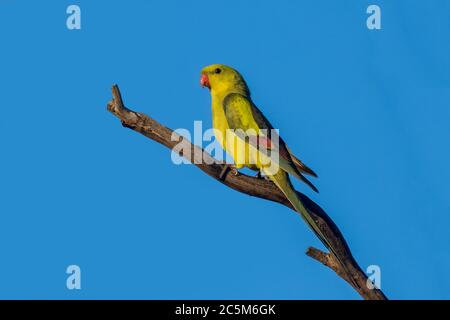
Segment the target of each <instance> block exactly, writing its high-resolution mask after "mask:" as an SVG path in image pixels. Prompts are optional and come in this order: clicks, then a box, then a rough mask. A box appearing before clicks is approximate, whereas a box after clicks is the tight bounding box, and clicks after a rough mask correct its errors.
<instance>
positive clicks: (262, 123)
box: [252, 104, 317, 178]
mask: <svg viewBox="0 0 450 320" xmlns="http://www.w3.org/2000/svg"><path fill="white" fill-rule="evenodd" d="M252 112H253V118H254V119H255V121H256V123H257V124H258V126H259V127H260V128H264V129H267V130H268V131H269V132H271V129H273V127H272V125H271V124H270V122H269V120H267V118H266V117H265V116H264V114H263V113H262V112H261V110H259V109H258V107H257V106H255V105H254V104H252ZM274 134H277V133H276V132H275V131H274ZM269 137H271V136H269ZM278 141H279V142H280V143H279V144H280V155H281V156H283V157H286V158H290V160H291V161H292V162H293V163H294V165H295V167H296V168H297V170H298V171H300V172H301V173H305V174H309V175H310V176H313V177H316V178H317V174H316V173H315V172H314V171H313V170H312V169H311V168H309V167H308V166H307V165H305V164H304V163H303V162H301V161H300V160H299V159H298V158H297V157H296V156H294V154H293V153H292V152H291V150H290V149H289V147H288V146H287V145H286V143H285V142H284V140H283V139H281V137H280V136H278Z"/></svg>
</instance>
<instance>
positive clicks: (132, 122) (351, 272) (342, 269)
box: [107, 85, 387, 300]
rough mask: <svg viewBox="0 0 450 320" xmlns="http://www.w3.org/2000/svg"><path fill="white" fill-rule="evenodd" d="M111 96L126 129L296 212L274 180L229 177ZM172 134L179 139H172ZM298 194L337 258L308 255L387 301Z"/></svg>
mask: <svg viewBox="0 0 450 320" xmlns="http://www.w3.org/2000/svg"><path fill="white" fill-rule="evenodd" d="M112 94H113V99H112V101H110V102H109V103H108V106H107V108H108V111H110V112H111V113H113V114H114V115H115V116H116V117H118V118H119V119H120V121H121V122H122V125H123V126H124V127H127V128H130V129H132V130H135V131H137V132H139V133H141V134H143V135H145V136H146V137H148V138H150V139H152V140H155V141H157V142H159V143H161V144H162V145H164V146H166V147H168V148H170V149H172V148H173V147H174V146H175V145H177V144H179V143H180V142H181V143H184V144H187V146H188V147H189V148H184V150H191V153H190V154H180V155H182V156H183V157H185V158H187V159H188V160H190V161H191V162H192V159H195V157H198V155H200V156H201V157H202V159H203V160H204V161H201V162H200V163H195V165H196V166H197V167H198V168H199V169H201V170H202V171H203V172H205V173H206V174H208V175H209V176H210V177H212V178H214V179H216V180H217V181H219V182H221V183H223V184H225V185H226V186H228V187H230V188H232V189H235V190H237V191H239V192H242V193H245V194H248V195H250V196H254V197H258V198H262V199H266V200H270V201H274V202H278V203H281V204H283V205H285V206H287V207H289V208H291V209H293V208H292V205H291V204H290V202H289V201H288V200H287V198H286V197H285V196H284V194H283V193H282V192H281V191H280V190H279V189H278V188H277V187H276V186H275V185H274V184H273V183H272V182H271V181H268V180H266V179H260V178H256V177H251V176H248V175H245V174H242V173H241V174H239V175H233V174H228V173H227V170H226V165H225V164H222V163H218V162H217V161H216V160H215V159H213V158H212V156H211V155H210V154H208V153H207V152H205V151H204V150H203V149H201V148H199V147H197V146H194V145H192V144H191V143H190V142H189V141H188V140H187V139H185V138H183V137H181V136H178V135H177V134H176V133H175V132H173V131H172V130H171V129H169V128H167V127H165V126H163V125H161V124H160V123H158V122H157V121H155V120H154V119H152V118H150V117H149V116H147V115H145V114H142V113H138V112H134V111H132V110H130V109H128V108H127V107H125V105H124V103H123V100H122V96H121V94H120V90H119V87H118V86H117V85H114V86H113V88H112ZM172 135H173V136H174V137H176V138H177V139H172V138H171V137H172ZM297 193H298V195H299V196H300V198H301V200H302V201H303V203H304V205H305V207H306V208H307V210H308V211H309V212H310V213H311V215H312V217H313V218H314V220H315V221H316V222H317V223H318V225H319V228H320V229H321V231H322V233H323V235H324V236H325V237H326V238H327V240H328V241H329V242H330V243H331V245H332V246H333V247H334V248H336V254H337V255H338V257H335V256H334V255H332V254H330V253H325V252H323V251H321V250H319V249H316V248H312V247H311V248H309V249H308V251H307V252H306V254H307V255H308V256H309V257H311V258H313V259H315V260H317V261H319V262H321V263H322V264H324V265H325V266H327V267H328V268H330V269H332V270H333V271H334V272H335V273H336V274H337V275H338V276H339V277H341V278H342V279H344V280H345V281H347V282H348V283H349V284H350V285H351V286H352V287H353V288H354V289H355V290H356V291H357V292H358V293H359V294H360V295H361V296H362V297H363V298H364V299H368V300H386V299H387V298H386V296H385V295H384V294H383V292H382V291H381V290H379V289H376V288H375V289H370V288H369V287H368V286H367V281H368V278H367V276H366V274H365V273H364V272H363V271H362V270H361V268H360V267H359V265H358V263H357V262H356V260H355V259H354V258H353V256H352V254H351V252H350V249H349V247H348V245H347V242H346V241H345V239H344V237H343V235H342V233H341V232H340V231H339V229H338V227H337V226H336V224H335V223H334V222H333V220H331V218H330V217H329V216H328V215H327V214H326V213H325V211H324V210H322V208H320V207H319V206H318V205H317V204H316V203H315V202H313V201H312V200H311V199H309V198H308V197H307V196H306V195H304V194H302V193H300V192H298V191H297ZM341 262H342V263H341Z"/></svg>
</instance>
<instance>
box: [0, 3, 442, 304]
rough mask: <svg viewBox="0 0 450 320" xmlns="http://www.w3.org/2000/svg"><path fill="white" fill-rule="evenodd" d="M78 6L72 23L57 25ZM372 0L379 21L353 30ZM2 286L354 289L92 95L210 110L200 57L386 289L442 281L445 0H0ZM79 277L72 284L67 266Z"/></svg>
mask: <svg viewBox="0 0 450 320" xmlns="http://www.w3.org/2000/svg"><path fill="white" fill-rule="evenodd" d="M70 4H78V5H79V6H80V7H81V11H82V29H81V30H73V31H69V30H68V29H67V28H66V18H67V14H66V8H67V6H68V5H70ZM369 4H378V5H379V6H380V7H381V10H382V30H379V31H370V30H368V29H367V28H366V18H367V14H366V8H367V6H368V5H369ZM0 7H1V8H0V34H1V39H2V45H1V51H0V52H1V53H0V58H1V59H0V69H1V73H0V86H1V88H2V90H1V91H2V94H1V103H0V108H1V116H0V137H1V138H0V150H1V154H0V165H1V168H2V169H1V179H0V195H1V196H0V243H1V245H0V248H1V249H0V252H1V260H0V261H1V263H0V298H63V299H77V298H88V299H93V298H149V299H157V298H160V299H172V298H177V299H197V298H199V299H222V298H224V299H225V298H235V299H244V298H245V299H251V298H252V299H359V296H358V295H357V294H356V293H355V292H354V291H353V290H352V289H351V288H350V287H349V286H348V285H347V284H346V283H345V282H344V281H343V280H341V279H340V278H338V277H337V276H336V275H335V274H334V273H333V272H332V271H330V270H328V269H326V268H325V267H323V266H322V265H320V264H318V263H317V262H315V261H313V260H311V259H310V258H308V257H307V256H306V255H305V254H304V252H305V250H306V248H307V247H308V246H310V245H314V246H318V247H321V244H320V242H319V241H318V240H317V239H316V238H315V237H314V236H313V234H312V233H311V232H310V231H309V230H308V229H307V227H306V226H305V225H304V223H303V222H302V221H301V219H299V217H298V216H297V215H295V214H294V213H293V212H292V211H290V210H288V209H287V208H285V207H283V206H280V205H278V204H275V203H270V202H267V201H264V200H260V199H256V198H251V197H248V196H245V195H243V194H240V193H237V192H235V191H233V190H231V189H228V188H226V187H225V186H223V185H221V184H219V183H217V182H216V181H214V180H212V179H211V178H209V177H207V176H206V175H204V174H203V173H202V172H200V171H199V170H198V169H196V168H195V167H193V166H191V165H182V166H175V165H174V164H173V163H172V162H171V160H170V159H171V158H170V151H169V150H168V149H166V148H164V147H162V146H160V145H158V144H157V143H155V142H153V141H150V140H148V139H147V138H145V137H143V136H140V135H139V134H137V133H135V132H133V131H131V130H127V129H124V128H122V127H121V125H120V123H119V122H118V120H117V119H116V118H115V117H113V116H112V115H111V114H109V113H107V112H106V109H105V106H106V102H107V101H108V100H109V99H110V96H111V94H110V87H111V85H112V84H113V83H118V84H119V85H120V87H121V90H122V93H123V96H124V99H125V102H126V104H127V105H128V106H129V107H131V108H133V109H135V110H137V111H142V112H145V113H147V114H149V115H150V116H152V117H153V118H155V119H157V120H158V121H160V122H161V123H163V124H165V125H167V126H169V127H171V128H174V129H175V128H188V129H192V128H193V121H194V120H202V121H203V123H204V127H205V128H208V127H210V126H211V110H210V97H209V93H208V92H207V91H206V90H202V89H201V88H200V87H199V84H198V80H199V72H200V70H201V68H202V67H203V66H205V65H208V64H211V63H225V64H228V65H231V66H234V67H235V68H237V69H238V70H239V71H241V73H242V74H243V75H244V76H245V78H246V79H247V82H248V83H249V85H250V88H251V90H252V93H253V98H254V101H255V103H257V104H258V105H259V107H260V109H262V110H263V111H264V113H265V114H266V116H267V117H268V118H269V119H270V120H271V122H272V124H274V126H275V127H277V128H279V129H280V132H281V134H282V135H283V137H284V139H285V140H286V141H287V142H288V144H289V145H290V147H291V149H293V150H294V151H295V153H297V154H298V155H299V156H300V157H301V158H302V159H303V160H304V161H305V162H306V163H307V164H308V165H310V166H311V167H312V168H313V169H314V170H315V171H316V172H317V173H318V174H319V179H318V180H315V181H314V183H315V184H316V186H317V187H318V188H319V189H320V194H319V195H316V194H312V193H311V192H310V191H309V190H308V189H307V188H306V187H305V186H303V185H301V184H296V186H297V187H298V189H300V190H302V191H304V192H305V193H306V194H308V195H310V196H311V197H312V199H313V200H315V201H316V202H317V203H319V204H320V205H321V206H322V207H323V208H324V209H325V210H326V211H327V212H328V214H329V215H330V216H331V217H332V218H333V219H334V221H335V222H336V223H337V224H338V226H339V227H340V228H341V230H342V232H343V233H344V235H345V237H346V239H347V240H348V242H349V245H350V247H351V248H352V251H353V253H354V255H355V257H356V259H357V260H358V261H359V263H360V265H361V267H362V268H363V269H365V268H366V267H367V266H369V265H379V266H380V268H381V274H382V278H381V285H382V289H383V290H384V292H385V293H386V295H388V296H389V297H390V298H395V299H408V298H425V299H443V298H446V299H449V298H450V280H449V279H448V277H446V276H445V274H446V272H447V271H448V270H449V268H450V252H449V250H448V243H449V242H450V233H449V232H448V226H449V225H450V197H449V194H450V166H449V165H448V164H449V163H450V151H449V137H450V125H449V120H450V42H449V41H448V39H449V36H450V21H449V20H448V14H447V13H448V12H449V9H450V2H448V1H445V0H441V1H439V0H435V1H406V0H398V1H381V0H377V1H370V2H369V1H357V0H348V1H334V0H328V1H323V0H321V1H318V0H314V1H278V2H277V3H276V4H275V3H273V2H271V1H227V2H226V4H225V2H219V1H190V2H187V1H143V0H142V1H137V0H136V1H106V0H103V1H45V2H39V3H38V2H37V1H24V0H21V1H2V2H1V4H0ZM71 264H76V265H79V266H80V268H81V270H82V278H81V279H82V280H81V281H82V289H81V290H68V289H67V288H66V278H67V274H66V273H65V270H66V268H67V266H68V265H71Z"/></svg>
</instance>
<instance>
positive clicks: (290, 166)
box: [200, 64, 337, 256]
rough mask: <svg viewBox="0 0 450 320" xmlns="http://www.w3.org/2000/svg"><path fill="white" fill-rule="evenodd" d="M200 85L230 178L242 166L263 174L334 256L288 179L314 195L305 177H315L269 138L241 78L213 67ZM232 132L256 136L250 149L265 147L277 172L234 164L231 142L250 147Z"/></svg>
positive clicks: (256, 163)
mask: <svg viewBox="0 0 450 320" xmlns="http://www.w3.org/2000/svg"><path fill="white" fill-rule="evenodd" d="M200 85H201V86H202V87H206V88H208V89H209V91H210V95H211V102H212V126H213V130H214V135H215V136H216V139H217V140H218V142H219V143H220V145H221V147H222V148H223V149H224V150H225V151H226V152H227V153H229V154H230V156H231V157H232V158H233V160H234V168H233V169H234V174H238V171H237V170H238V169H240V168H242V167H244V166H245V167H248V168H249V169H251V170H255V171H257V172H258V176H260V174H261V173H262V174H264V176H265V177H266V178H267V179H269V180H271V181H272V182H273V183H274V184H275V185H276V186H277V188H279V189H280V190H281V192H282V193H283V194H284V195H285V196H286V198H287V199H288V200H289V202H290V203H291V204H292V206H293V207H294V209H295V211H297V212H298V213H299V214H300V215H301V217H302V218H303V220H304V221H305V222H306V224H307V225H308V226H309V227H310V228H311V229H312V231H313V232H314V233H315V234H316V236H317V237H318V238H319V239H320V240H321V242H322V243H323V244H324V245H325V246H326V247H327V248H328V249H329V250H330V251H331V252H333V253H334V255H335V256H337V255H336V253H335V252H334V250H333V247H332V246H331V244H330V243H329V242H328V241H327V238H326V237H325V236H324V235H323V234H322V232H321V230H320V228H319V226H318V225H317V223H316V222H315V221H314V219H313V218H312V216H311V214H310V213H309V212H308V210H307V209H306V208H305V206H304V205H303V203H302V201H301V199H300V197H299V196H298V194H297V192H296V191H295V189H294V187H293V185H292V182H291V180H290V175H292V176H294V177H296V178H298V179H299V180H301V181H302V182H304V183H305V184H306V185H308V186H309V187H310V188H311V189H312V190H314V191H315V192H318V190H317V188H316V187H315V186H314V185H313V184H312V183H311V182H310V181H309V180H308V179H307V178H306V177H305V175H309V176H312V177H317V174H316V173H315V172H314V171H313V170H312V169H310V168H309V167H308V166H306V165H305V164H304V163H303V162H302V161H300V160H299V159H298V158H297V157H296V156H294V155H293V154H292V152H291V150H290V149H289V147H288V146H287V145H286V143H285V142H284V140H282V139H281V137H279V136H277V137H275V136H274V135H273V130H271V129H274V128H273V126H272V125H271V124H270V122H269V121H268V120H267V118H266V117H265V116H264V115H263V113H262V112H261V111H260V110H259V109H258V107H257V106H256V105H255V104H254V103H253V101H252V98H251V96H250V90H249V87H248V85H247V83H246V81H245V80H244V78H243V76H242V75H241V74H240V73H239V72H238V71H237V70H235V69H233V68H232V67H229V66H226V65H223V64H213V65H209V66H206V67H204V68H203V69H202V70H201V75H200ZM230 130H231V131H230ZM236 130H242V131H245V132H247V131H249V130H251V132H255V133H256V134H260V135H261V136H262V138H261V137H259V136H258V139H257V140H256V141H257V142H256V145H254V144H253V147H254V148H257V149H258V148H259V147H265V148H267V149H268V150H269V151H272V152H278V159H279V160H278V162H279V167H278V170H277V171H276V172H269V171H268V170H267V166H265V165H263V164H262V163H261V161H258V160H257V159H256V160H255V159H250V156H248V155H247V154H246V155H245V157H244V158H243V159H244V161H243V163H237V162H236V159H237V158H239V157H240V154H238V153H239V152H243V151H242V150H241V149H242V148H237V147H236V143H234V141H235V139H241V141H242V143H243V145H244V146H245V147H247V149H246V150H247V152H248V148H249V147H250V148H251V146H249V145H250V144H251V143H250V142H248V141H247V140H244V138H242V136H239V135H237V134H231V133H232V132H235V131H236ZM266 132H267V133H266ZM275 138H277V139H278V146H277V148H274V144H273V143H272V140H275ZM276 149H277V150H276ZM256 152H257V153H259V154H261V153H262V152H258V151H256ZM240 159H242V157H240ZM250 160H253V161H250Z"/></svg>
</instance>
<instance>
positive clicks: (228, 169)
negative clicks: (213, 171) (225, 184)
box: [219, 164, 239, 180]
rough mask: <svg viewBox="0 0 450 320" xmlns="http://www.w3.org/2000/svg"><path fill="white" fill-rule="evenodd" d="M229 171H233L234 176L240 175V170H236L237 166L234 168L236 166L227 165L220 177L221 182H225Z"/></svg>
mask: <svg viewBox="0 0 450 320" xmlns="http://www.w3.org/2000/svg"><path fill="white" fill-rule="evenodd" d="M228 171H231V173H232V174H233V175H234V176H237V175H239V171H238V169H237V168H236V166H234V165H232V164H226V165H225V166H224V167H223V169H222V172H221V173H220V175H219V179H220V180H224V179H225V177H226V176H227V173H228Z"/></svg>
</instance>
